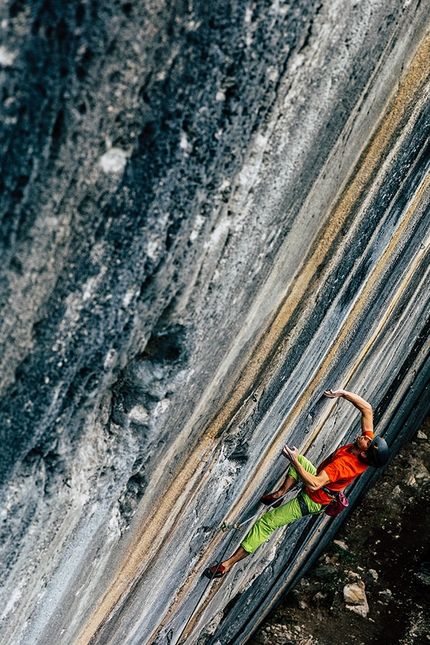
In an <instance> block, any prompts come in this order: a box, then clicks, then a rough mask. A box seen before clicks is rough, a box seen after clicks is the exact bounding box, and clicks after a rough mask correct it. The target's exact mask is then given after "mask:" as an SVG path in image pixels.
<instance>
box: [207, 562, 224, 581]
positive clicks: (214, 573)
mask: <svg viewBox="0 0 430 645" xmlns="http://www.w3.org/2000/svg"><path fill="white" fill-rule="evenodd" d="M226 573H227V571H226V570H225V567H223V566H222V564H214V565H213V567H208V568H207V569H205V570H204V573H203V575H205V576H206V578H210V579H211V580H213V578H222V577H223V576H225V574H226Z"/></svg>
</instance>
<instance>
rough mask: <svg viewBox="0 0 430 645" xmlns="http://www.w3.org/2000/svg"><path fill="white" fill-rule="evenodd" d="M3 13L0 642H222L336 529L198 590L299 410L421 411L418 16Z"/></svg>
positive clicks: (331, 9) (175, 7)
mask: <svg viewBox="0 0 430 645" xmlns="http://www.w3.org/2000/svg"><path fill="white" fill-rule="evenodd" d="M3 5H4V6H3V8H2V12H3V14H2V18H1V20H0V29H1V35H2V39H1V45H0V84H1V88H2V94H1V104H0V107H1V111H2V114H1V138H0V155H1V159H2V173H1V177H0V183H1V191H0V212H1V217H2V226H1V238H0V244H1V250H2V255H1V257H2V264H1V266H0V272H1V280H0V285H1V287H0V299H1V305H2V316H1V320H0V347H1V350H2V351H1V358H0V360H1V371H0V397H1V400H0V428H1V430H0V431H1V446H2V450H1V453H0V486H1V519H2V524H1V534H0V548H1V560H2V565H3V566H2V568H1V572H0V581H1V585H0V587H1V606H2V616H1V623H0V634H1V640H2V643H5V644H12V643H26V644H27V643H32V644H33V643H34V644H36V643H37V644H38V645H39V644H40V645H42V644H45V643H46V644H48V643H49V644H51V643H53V642H56V643H61V645H72V644H79V645H87V644H88V645H89V643H92V645H95V644H102V643H103V644H104V645H107V644H109V645H115V644H118V645H119V644H121V645H135V644H136V645H137V644H139V645H142V644H143V643H148V644H152V643H154V644H155V643H156V644H157V645H165V644H166V645H167V644H168V643H169V644H170V645H172V644H174V643H179V642H187V643H199V644H200V645H203V644H206V643H207V644H213V645H215V644H216V643H222V644H223V645H225V644H227V643H231V644H233V643H244V642H245V641H246V639H247V638H248V636H249V635H250V633H251V632H252V630H253V629H254V628H255V626H256V625H257V623H258V621H259V620H260V619H261V618H262V617H263V616H264V615H265V614H266V613H267V611H268V610H269V609H270V608H271V607H272V606H273V605H274V604H275V603H276V601H277V599H278V598H279V595H280V594H281V593H282V592H283V591H285V590H287V589H288V588H289V587H291V585H292V584H294V582H295V581H296V580H297V579H298V578H299V577H300V576H301V575H302V574H303V573H304V571H305V570H306V567H307V566H308V565H309V564H310V563H311V561H312V559H313V558H314V557H315V556H316V554H317V553H318V549H319V548H321V547H322V545H323V544H324V541H325V540H326V539H329V537H330V536H331V535H332V534H333V533H334V531H335V530H336V527H337V526H338V525H339V522H341V521H342V516H339V518H336V519H334V520H332V519H329V518H328V517H327V516H318V517H308V518H306V519H304V520H302V521H301V522H298V523H297V524H295V525H293V526H291V527H290V528H288V529H284V530H281V531H279V532H278V533H277V534H275V535H274V536H273V537H272V539H271V540H270V541H269V542H268V543H267V544H266V545H264V546H263V547H261V549H259V551H258V552H257V553H256V554H255V555H254V556H253V557H252V558H249V559H248V560H247V561H246V562H244V563H243V566H241V567H237V568H236V569H235V570H234V572H232V573H231V574H229V576H227V577H226V578H225V579H223V580H221V581H217V582H213V583H210V584H208V581H207V580H206V579H203V578H202V577H201V574H202V571H203V570H204V568H205V567H206V566H207V565H208V564H209V563H212V562H213V561H214V560H215V559H216V558H220V557H222V556H223V554H225V553H227V552H228V551H231V550H232V549H233V548H235V546H236V545H237V543H239V541H240V539H241V537H240V536H241V535H242V534H243V533H239V532H236V531H234V530H232V531H230V532H229V533H223V532H222V531H221V530H220V526H221V524H222V522H223V521H227V523H230V524H232V523H235V522H241V523H242V524H243V525H244V526H246V527H247V526H249V521H248V520H249V519H250V518H251V517H252V516H254V515H256V514H258V512H259V511H261V508H260V505H259V503H258V499H259V497H260V495H261V494H262V493H263V491H265V490H269V489H271V488H273V486H275V485H276V483H277V481H278V480H279V479H280V478H281V477H282V475H283V473H284V471H285V460H284V459H283V458H282V457H281V456H280V451H281V448H282V446H283V445H284V444H285V443H287V442H288V443H289V444H291V445H296V446H298V447H299V449H300V450H301V452H303V453H306V455H307V456H308V458H310V459H311V460H313V461H315V462H317V461H318V460H320V459H321V458H322V457H324V456H326V455H327V454H328V453H329V452H331V451H332V450H333V449H334V448H335V447H337V446H338V445H340V444H341V443H345V442H348V441H351V440H353V439H354V437H355V436H356V434H357V432H358V430H359V418H358V415H357V413H356V411H355V410H354V408H353V407H352V406H351V405H350V404H348V403H347V402H345V401H329V400H325V399H323V398H322V392H323V390H324V389H327V388H328V387H345V388H347V389H350V390H353V391H357V392H359V393H360V394H361V395H362V396H364V397H365V398H366V399H368V400H369V401H370V402H371V403H372V405H373V407H374V411H375V422H376V427H377V432H378V433H382V434H384V436H385V437H386V438H387V440H388V442H389V443H390V444H391V445H392V446H393V450H394V451H396V449H397V448H398V446H400V445H401V443H402V442H403V441H405V440H406V439H407V438H408V437H409V436H411V434H412V433H413V432H414V431H416V429H417V427H418V425H419V424H420V422H421V420H422V418H423V417H424V415H425V413H426V412H427V408H428V403H427V401H428V397H427V396H426V393H427V389H428V382H429V371H430V370H429V361H428V338H429V333H428V331H429V323H428V311H429V290H428V280H429V276H428V271H429V237H430V211H429V201H430V193H429V148H428V146H429V143H428V142H429V140H430V139H429V130H430V119H429V89H430V84H429V80H430V79H429V74H430V71H429V67H428V60H429V53H430V52H429V47H430V43H429V19H428V12H427V7H426V6H424V5H425V3H420V2H419V0H395V2H394V3H393V2H392V1H390V2H388V1H387V0H372V2H367V1H365V2H360V3H355V4H353V3H351V2H349V1H348V2H347V1H346V0H334V1H333V2H330V3H326V4H324V3H321V2H319V1H317V0H299V1H295V2H289V1H287V0H286V1H284V0H276V1H274V2H267V1H266V0H255V1H253V2H249V1H248V0H223V1H222V2H221V1H216V2H207V1H205V2H203V1H202V0H195V1H194V2H188V3H186V2H182V0H175V2H166V1H164V0H157V1H156V2H150V1H149V0H135V1H134V2H117V1H114V0H105V1H104V2H98V0H88V1H80V0H79V1H78V0H71V1H70V2H62V1H60V0H33V1H32V2H28V3H25V2H21V1H20V0H9V2H8V3H3ZM376 476H377V473H375V472H374V471H372V472H371V471H370V469H369V471H368V472H366V474H365V475H363V476H362V477H361V479H360V480H359V481H358V482H357V483H356V484H355V485H354V487H353V489H352V490H351V491H350V492H349V500H350V504H351V505H353V503H354V500H355V499H356V497H357V496H358V495H359V494H360V492H362V490H363V489H364V488H366V487H368V486H371V485H372V482H373V480H374V478H375V477H376ZM415 477H418V474H415Z"/></svg>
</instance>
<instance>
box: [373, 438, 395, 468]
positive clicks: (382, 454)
mask: <svg viewBox="0 0 430 645" xmlns="http://www.w3.org/2000/svg"><path fill="white" fill-rule="evenodd" d="M389 458H390V449H389V447H388V444H387V442H386V441H385V439H383V438H382V437H375V438H374V440H373V441H372V443H371V444H370V446H369V448H368V449H367V461H368V462H369V464H370V466H373V467H374V468H381V466H385V464H386V463H387V461H388V460H389Z"/></svg>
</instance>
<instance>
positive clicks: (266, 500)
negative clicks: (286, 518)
mask: <svg viewBox="0 0 430 645" xmlns="http://www.w3.org/2000/svg"><path fill="white" fill-rule="evenodd" d="M275 500H276V497H275V496H274V495H263V497H262V498H261V499H260V502H261V503H262V504H265V505H266V506H271V507H272V508H278V506H280V505H281V504H282V497H281V499H279V500H278V501H277V502H276V503H275V504H274V503H273V502H274V501H275Z"/></svg>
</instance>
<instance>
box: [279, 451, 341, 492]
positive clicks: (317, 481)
mask: <svg viewBox="0 0 430 645" xmlns="http://www.w3.org/2000/svg"><path fill="white" fill-rule="evenodd" d="M282 453H283V455H284V456H285V457H287V459H289V460H290V462H291V464H292V466H293V467H294V469H295V471H296V473H297V475H298V476H299V479H300V480H301V481H302V482H303V483H304V485H305V486H307V487H308V488H309V489H310V490H311V491H316V490H319V489H320V488H323V486H327V484H329V483H330V479H329V478H328V476H327V473H326V471H325V470H322V471H321V472H320V473H319V474H318V475H312V473H309V472H308V471H307V470H305V469H304V468H303V466H302V465H301V463H300V462H299V460H298V459H297V457H298V454H299V451H298V450H297V448H288V446H284V449H283V450H282Z"/></svg>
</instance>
